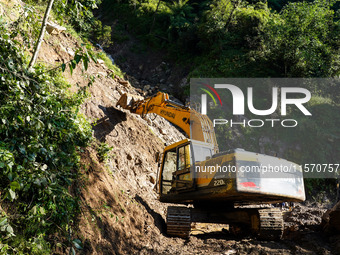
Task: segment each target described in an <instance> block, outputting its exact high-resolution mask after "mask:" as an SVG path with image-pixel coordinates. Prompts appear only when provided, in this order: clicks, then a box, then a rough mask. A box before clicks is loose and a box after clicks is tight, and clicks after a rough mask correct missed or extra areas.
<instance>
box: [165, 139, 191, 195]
mask: <svg viewBox="0 0 340 255" xmlns="http://www.w3.org/2000/svg"><path fill="white" fill-rule="evenodd" d="M191 160H192V159H191V154H190V144H185V145H181V146H179V147H177V148H174V149H172V150H169V151H167V152H165V155H164V162H163V169H162V194H169V193H172V192H175V191H181V190H186V189H188V188H191V187H192V186H193V180H192V174H191V173H190V167H191Z"/></svg>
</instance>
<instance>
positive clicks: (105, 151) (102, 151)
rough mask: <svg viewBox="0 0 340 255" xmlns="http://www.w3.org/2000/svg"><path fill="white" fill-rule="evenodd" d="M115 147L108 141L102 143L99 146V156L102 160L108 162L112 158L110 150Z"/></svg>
mask: <svg viewBox="0 0 340 255" xmlns="http://www.w3.org/2000/svg"><path fill="white" fill-rule="evenodd" d="M112 149H113V147H110V146H109V145H108V144H107V143H100V144H99V145H98V146H97V153H98V158H99V160H100V161H101V162H106V161H107V160H108V159H109V158H110V152H111V151H112Z"/></svg>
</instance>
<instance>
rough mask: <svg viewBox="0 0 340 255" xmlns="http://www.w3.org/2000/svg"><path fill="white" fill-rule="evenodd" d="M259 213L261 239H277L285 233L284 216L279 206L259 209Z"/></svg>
mask: <svg viewBox="0 0 340 255" xmlns="http://www.w3.org/2000/svg"><path fill="white" fill-rule="evenodd" d="M258 213H259V221H260V222H259V236H258V237H259V239H263V240H277V239H280V238H281V237H282V234H283V217H282V212H281V210H280V209H279V208H269V209H261V210H258Z"/></svg>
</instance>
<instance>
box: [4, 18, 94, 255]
mask: <svg viewBox="0 0 340 255" xmlns="http://www.w3.org/2000/svg"><path fill="white" fill-rule="evenodd" d="M15 36H16V33H12V31H9V30H8V25H6V24H5V23H3V22H2V23H0V52H1V54H0V97H1V103H0V116H1V117H0V141H1V142H0V189H1V199H2V204H1V205H2V209H3V210H1V216H0V227H1V229H0V230H1V237H0V251H1V253H20V254H22V253H25V254H43V253H44V254H50V253H51V251H49V248H50V243H54V244H55V243H56V241H53V240H51V238H56V237H58V234H57V233H60V237H61V239H60V243H63V241H65V240H64V239H63V238H62V237H63V236H64V237H71V228H72V222H73V221H74V220H75V217H76V216H77V213H78V212H79V204H78V198H77V197H76V196H72V195H71V193H70V191H71V187H72V184H73V183H74V181H76V180H77V178H78V176H79V175H78V167H79V150H80V148H81V147H84V146H86V145H87V144H88V142H89V140H90V138H91V134H92V133H91V126H90V125H89V123H88V122H87V121H86V120H85V119H84V118H83V117H82V115H80V114H79V106H80V104H81V103H82V102H83V99H84V97H85V96H86V93H85V91H83V90H80V91H79V93H76V94H74V95H69V94H68V93H67V87H68V85H67V84H66V83H65V82H64V81H63V80H62V78H61V75H60V74H59V73H57V72H46V69H45V68H44V67H43V66H37V67H36V68H35V69H34V70H33V71H31V72H28V71H27V70H26V68H27V61H26V58H25V48H24V47H23V45H22V43H20V42H19V41H18V39H17V38H16V37H15ZM5 212H6V213H5ZM68 241H69V243H68ZM70 243H71V240H67V239H66V242H64V245H69V244H70Z"/></svg>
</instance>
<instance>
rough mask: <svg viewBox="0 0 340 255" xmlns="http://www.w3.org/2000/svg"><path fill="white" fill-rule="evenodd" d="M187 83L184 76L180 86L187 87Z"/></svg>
mask: <svg viewBox="0 0 340 255" xmlns="http://www.w3.org/2000/svg"><path fill="white" fill-rule="evenodd" d="M186 85H187V78H183V79H182V80H181V81H180V82H179V86H180V87H181V88H183V87H185V86H186Z"/></svg>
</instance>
